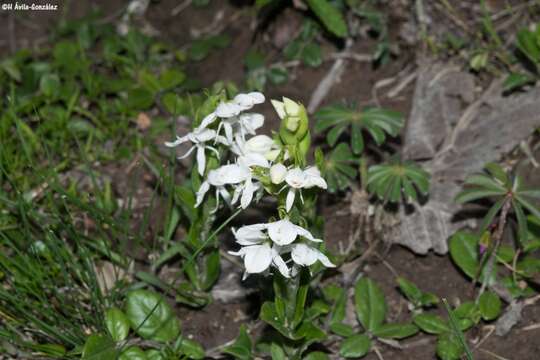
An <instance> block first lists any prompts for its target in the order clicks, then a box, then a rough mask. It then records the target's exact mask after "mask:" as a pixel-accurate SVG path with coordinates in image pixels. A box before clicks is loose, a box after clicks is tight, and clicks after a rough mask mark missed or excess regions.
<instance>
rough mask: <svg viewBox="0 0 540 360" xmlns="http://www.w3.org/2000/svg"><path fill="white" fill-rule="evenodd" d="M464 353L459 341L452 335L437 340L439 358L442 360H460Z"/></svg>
mask: <svg viewBox="0 0 540 360" xmlns="http://www.w3.org/2000/svg"><path fill="white" fill-rule="evenodd" d="M463 352H464V349H463V346H462V345H461V343H460V341H459V339H458V338H457V337H456V336H455V335H452V334H451V333H446V334H443V335H441V336H440V337H439V339H438V340H437V356H439V357H440V358H441V360H458V359H460V358H461V355H462V354H463Z"/></svg>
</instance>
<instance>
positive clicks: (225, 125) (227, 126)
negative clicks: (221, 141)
mask: <svg viewBox="0 0 540 360" xmlns="http://www.w3.org/2000/svg"><path fill="white" fill-rule="evenodd" d="M223 128H224V129H225V138H226V139H227V142H228V143H229V144H230V143H232V142H233V129H232V125H231V124H230V123H228V122H224V123H223Z"/></svg>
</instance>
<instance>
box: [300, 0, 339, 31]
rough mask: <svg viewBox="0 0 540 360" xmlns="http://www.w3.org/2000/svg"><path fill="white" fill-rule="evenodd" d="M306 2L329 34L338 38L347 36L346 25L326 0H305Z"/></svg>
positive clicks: (337, 11)
mask: <svg viewBox="0 0 540 360" xmlns="http://www.w3.org/2000/svg"><path fill="white" fill-rule="evenodd" d="M306 2H307V4H308V6H309V8H310V9H311V10H312V11H313V12H314V13H315V15H317V17H318V18H319V19H320V20H321V22H322V23H323V24H324V26H325V27H326V28H327V29H328V30H329V31H330V32H331V33H333V34H334V35H336V36H338V37H346V36H347V23H345V19H344V18H343V15H342V14H341V12H339V10H337V9H336V8H335V7H334V6H332V5H331V4H330V3H329V2H328V0H306Z"/></svg>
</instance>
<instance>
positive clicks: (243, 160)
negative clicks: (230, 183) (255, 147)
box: [231, 152, 270, 209]
mask: <svg viewBox="0 0 540 360" xmlns="http://www.w3.org/2000/svg"><path fill="white" fill-rule="evenodd" d="M236 164H237V165H238V166H239V167H240V168H242V170H243V171H244V172H245V173H246V174H248V175H247V176H246V177H245V179H244V180H243V183H242V184H240V185H238V186H237V187H236V189H235V191H234V195H233V199H232V201H231V204H236V202H237V201H238V199H239V198H240V207H241V208H242V209H245V208H247V207H248V206H249V204H250V203H251V201H252V200H253V194H254V193H255V192H256V191H257V190H259V189H260V188H261V185H260V184H259V183H253V177H252V175H251V167H252V166H260V167H263V168H268V167H269V166H270V164H269V163H268V161H267V160H266V159H265V158H264V156H262V155H261V154H257V153H253V152H252V153H248V154H246V155H242V156H240V157H238V159H237V160H236ZM240 195H242V196H240Z"/></svg>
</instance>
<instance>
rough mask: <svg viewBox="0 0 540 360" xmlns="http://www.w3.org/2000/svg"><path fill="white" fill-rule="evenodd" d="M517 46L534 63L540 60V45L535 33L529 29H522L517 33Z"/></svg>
mask: <svg viewBox="0 0 540 360" xmlns="http://www.w3.org/2000/svg"><path fill="white" fill-rule="evenodd" d="M517 46H518V48H519V50H521V52H522V53H523V54H524V55H525V56H527V57H528V58H529V60H531V61H532V62H533V63H535V64H536V63H537V62H539V61H540V46H539V45H538V43H537V42H536V36H535V34H534V33H533V32H532V31H530V30H529V29H521V30H519V31H518V33H517Z"/></svg>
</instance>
